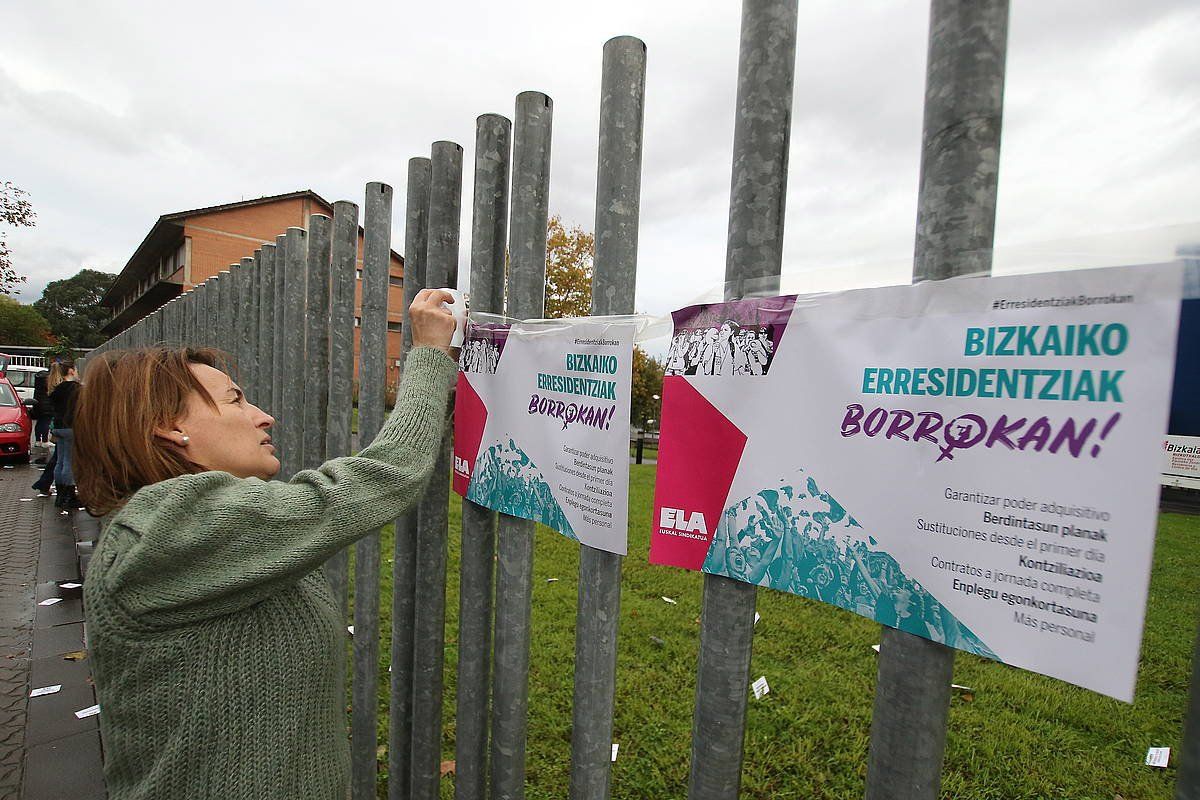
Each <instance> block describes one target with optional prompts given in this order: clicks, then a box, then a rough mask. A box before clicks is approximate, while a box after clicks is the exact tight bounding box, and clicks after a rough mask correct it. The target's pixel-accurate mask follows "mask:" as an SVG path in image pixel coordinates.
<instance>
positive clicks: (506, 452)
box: [454, 317, 637, 555]
mask: <svg viewBox="0 0 1200 800" xmlns="http://www.w3.org/2000/svg"><path fill="white" fill-rule="evenodd" d="M636 332H637V324H636V323H635V322H633V321H632V320H631V319H630V318H616V319H612V318H605V317H593V318H589V319H584V320H571V321H570V322H566V321H550V322H545V321H537V322H517V323H512V324H486V323H485V324H477V323H472V324H471V325H470V326H469V327H468V331H467V340H466V342H465V343H464V345H463V348H462V354H461V357H460V360H459V366H460V372H459V376H458V392H457V396H456V399H455V406H454V409H455V410H454V414H455V418H454V490H455V491H456V492H458V493H459V494H461V495H462V496H464V497H466V498H467V499H468V500H471V501H472V502H475V503H478V504H480V505H482V506H486V507H487V508H491V509H494V510H496V511H501V512H503V513H505V514H511V515H513V516H517V517H523V518H525V519H532V520H536V521H537V522H541V523H542V524H544V525H547V526H549V527H551V528H553V529H554V530H556V531H558V532H560V533H562V534H563V535H564V536H567V537H569V538H572V539H577V540H579V541H580V542H582V543H584V544H586V545H589V546H591V547H595V548H598V549H601V550H607V551H609V552H612V553H620V554H621V555H624V554H625V552H626V538H627V532H628V499H629V400H630V397H629V388H630V381H631V377H632V369H633V366H632V363H633V341H634V336H635V334H636Z"/></svg>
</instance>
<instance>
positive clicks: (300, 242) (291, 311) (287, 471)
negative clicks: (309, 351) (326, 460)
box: [272, 228, 308, 480]
mask: <svg viewBox="0 0 1200 800" xmlns="http://www.w3.org/2000/svg"><path fill="white" fill-rule="evenodd" d="M307 256H308V231H306V230H305V229H304V228H288V229H287V238H286V240H285V242H284V252H283V333H284V335H283V336H282V337H280V338H282V339H283V347H282V352H281V356H282V363H283V364H284V365H285V367H284V369H283V370H282V372H281V373H277V374H276V376H275V379H276V380H277V381H279V382H280V383H281V384H282V385H283V393H282V398H281V399H282V403H281V405H280V408H279V424H280V427H281V436H273V437H272V439H274V440H275V441H278V442H280V448H279V449H280V450H282V451H283V469H282V470H280V477H282V478H283V479H284V480H291V478H292V476H293V475H295V474H296V473H297V472H299V471H300V470H301V469H303V467H304V358H305V355H304V300H305V271H306V267H305V261H306V260H307Z"/></svg>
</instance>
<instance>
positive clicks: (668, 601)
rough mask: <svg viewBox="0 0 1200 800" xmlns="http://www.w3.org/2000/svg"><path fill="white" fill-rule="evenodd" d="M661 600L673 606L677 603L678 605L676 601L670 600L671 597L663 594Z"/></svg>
mask: <svg viewBox="0 0 1200 800" xmlns="http://www.w3.org/2000/svg"><path fill="white" fill-rule="evenodd" d="M663 602H664V603H670V604H671V605H673V606H677V605H679V603H677V602H676V601H674V600H672V599H671V598H669V597H667V596H666V595H663Z"/></svg>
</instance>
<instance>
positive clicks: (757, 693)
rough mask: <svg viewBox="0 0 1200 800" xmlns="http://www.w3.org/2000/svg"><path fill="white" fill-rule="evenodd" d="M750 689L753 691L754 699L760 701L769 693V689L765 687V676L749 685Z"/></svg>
mask: <svg viewBox="0 0 1200 800" xmlns="http://www.w3.org/2000/svg"><path fill="white" fill-rule="evenodd" d="M750 688H751V689H753V690H754V699H755V700H761V699H762V698H763V696H764V695H766V694H767V693H768V692H770V691H771V687H770V686H767V676H766V675H763V676H762V677H760V678H759V679H758V680H756V681H755V682H754V683H752V684H750Z"/></svg>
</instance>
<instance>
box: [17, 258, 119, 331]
mask: <svg viewBox="0 0 1200 800" xmlns="http://www.w3.org/2000/svg"><path fill="white" fill-rule="evenodd" d="M116 278H117V276H116V275H113V274H111V273H108V272H98V271H97V270H94V269H82V270H80V271H79V272H78V273H76V274H75V275H73V276H71V277H70V278H64V279H62V280H60V281H51V282H50V283H48V284H46V289H45V291H43V292H42V296H41V299H39V300H38V301H37V302H36V303H34V304H33V307H34V308H36V309H37V310H38V311H39V312H40V313H41V315H42V316H43V317H45V318H46V322H48V323H49V324H50V330H51V331H52V332H53V333H54V335H55V336H56V337H58V338H60V339H69V340H70V341H71V343H72V344H74V345H75V346H76V347H96V346H97V345H100V344H103V343H104V341H105V340H106V339H107V338H108V337H107V336H105V335H104V334H102V333H100V326H101V325H103V324H104V323H105V321H106V320H107V319H108V309H106V308H104V307H102V306H101V305H100V298H102V297H104V293H105V292H107V291H108V287H109V286H112V282H113V281H114V280H116Z"/></svg>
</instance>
